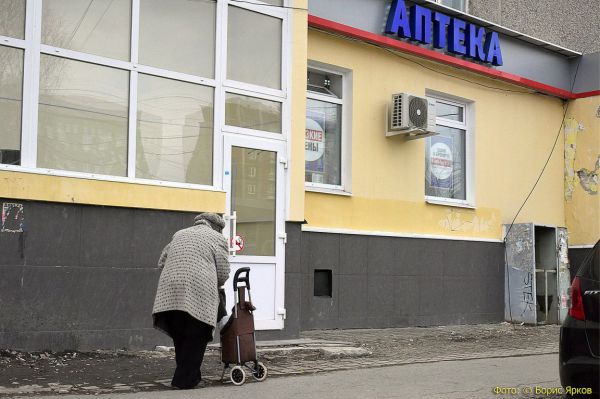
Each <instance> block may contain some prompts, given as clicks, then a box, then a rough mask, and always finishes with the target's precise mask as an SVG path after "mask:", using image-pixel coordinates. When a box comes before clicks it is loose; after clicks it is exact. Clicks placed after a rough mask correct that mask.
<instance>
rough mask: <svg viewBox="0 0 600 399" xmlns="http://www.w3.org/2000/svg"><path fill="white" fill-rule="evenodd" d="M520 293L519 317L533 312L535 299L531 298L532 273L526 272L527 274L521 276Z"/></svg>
mask: <svg viewBox="0 0 600 399" xmlns="http://www.w3.org/2000/svg"><path fill="white" fill-rule="evenodd" d="M521 294H522V295H523V299H522V304H523V306H522V307H523V311H522V312H521V317H524V316H525V314H527V313H530V312H533V311H534V309H535V299H534V298H533V273H531V272H527V274H525V275H524V276H523V286H522V287H521Z"/></svg>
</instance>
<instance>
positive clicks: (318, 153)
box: [304, 112, 325, 173]
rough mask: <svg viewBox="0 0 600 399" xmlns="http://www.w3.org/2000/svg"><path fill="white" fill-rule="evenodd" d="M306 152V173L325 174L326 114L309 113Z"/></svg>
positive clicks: (305, 139) (305, 141)
mask: <svg viewBox="0 0 600 399" xmlns="http://www.w3.org/2000/svg"><path fill="white" fill-rule="evenodd" d="M304 150H305V151H304V157H305V160H306V171H307V172H317V173H323V172H324V169H325V162H324V158H325V157H324V154H325V114H323V113H319V112H309V113H307V116H306V133H305V138H304Z"/></svg>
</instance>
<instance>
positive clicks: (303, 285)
mask: <svg viewBox="0 0 600 399" xmlns="http://www.w3.org/2000/svg"><path fill="white" fill-rule="evenodd" d="M6 202H16V203H19V204H22V206H23V215H24V217H23V231H22V232H8V231H5V232H0V309H2V311H1V312H0V348H13V349H22V350H43V349H51V350H66V349H79V350H86V349H100V348H103V349H115V348H129V349H148V348H152V347H154V346H155V345H170V344H171V342H170V340H169V338H168V337H167V336H165V335H163V334H161V333H159V332H157V331H155V330H154V329H152V317H151V311H152V303H153V300H154V295H155V290H156V284H157V281H158V277H159V271H158V270H157V269H156V266H155V265H156V261H157V259H158V257H159V255H160V251H161V250H162V248H163V247H164V245H165V244H166V243H167V242H168V241H169V240H170V238H171V236H172V234H173V233H174V232H175V231H177V230H179V229H181V228H184V227H187V226H190V225H191V224H192V221H193V217H194V215H195V214H193V213H185V212H170V211H156V210H145V209H133V208H116V207H102V206H87V205H77V204H58V203H49V202H38V201H20V200H11V199H2V198H0V204H3V203H6ZM286 229H287V233H288V244H287V245H286V276H285V281H286V287H285V301H286V310H287V318H286V322H285V329H284V330H281V331H260V332H258V338H259V339H283V338H294V337H298V336H299V333H300V331H301V330H306V329H317V328H366V327H402V326H428V325H441V324H462V323H481V322H497V321H501V320H502V318H503V306H504V298H503V287H504V283H503V281H504V269H503V251H502V245H501V244H500V243H484V242H467V241H451V240H429V239H409V238H392V237H375V236H360V235H341V234H324V233H309V232H302V231H301V225H300V224H299V223H287V226H286ZM315 269H330V270H332V274H333V281H332V283H333V295H332V298H323V297H314V296H313V289H314V285H313V276H314V270H315Z"/></svg>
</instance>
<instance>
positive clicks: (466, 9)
mask: <svg viewBox="0 0 600 399" xmlns="http://www.w3.org/2000/svg"><path fill="white" fill-rule="evenodd" d="M430 1H432V2H434V3H437V4H439V5H441V6H443V7H447V8H450V9H452V10H456V11H460V12H462V13H465V14H468V13H469V0H464V2H465V9H464V10H459V9H458V8H454V7H448V6H445V5H444V4H442V0H430Z"/></svg>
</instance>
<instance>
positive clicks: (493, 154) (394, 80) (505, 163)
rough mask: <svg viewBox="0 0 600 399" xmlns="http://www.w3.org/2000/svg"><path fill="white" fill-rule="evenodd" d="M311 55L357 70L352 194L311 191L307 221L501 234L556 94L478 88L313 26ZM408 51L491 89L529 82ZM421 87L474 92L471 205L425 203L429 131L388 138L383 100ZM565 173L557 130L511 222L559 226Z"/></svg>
mask: <svg viewBox="0 0 600 399" xmlns="http://www.w3.org/2000/svg"><path fill="white" fill-rule="evenodd" d="M403 56H404V57H406V56H405V55H403ZM308 58H309V60H314V61H320V62H323V63H326V64H331V65H336V66H340V67H343V68H347V69H350V70H352V72H353V78H352V79H353V81H352V84H353V104H352V132H351V134H352V196H351V197H344V196H337V195H330V194H320V193H312V192H307V193H306V195H305V201H306V205H305V216H306V219H307V221H308V223H309V226H311V227H323V228H338V229H350V230H369V231H388V232H398V233H417V234H436V235H447V236H469V237H479V238H492V239H500V238H501V236H502V224H503V223H510V222H511V220H512V219H513V217H514V215H515V213H516V212H517V210H518V208H519V206H520V205H521V203H522V201H523V200H524V199H525V197H526V195H527V193H528V192H529V190H530V189H531V187H532V185H533V183H534V182H535V180H536V178H537V175H538V174H539V172H540V170H541V168H542V165H543V164H544V162H545V160H546V158H547V156H548V154H549V152H550V149H551V148H552V144H553V142H554V139H555V137H556V135H557V133H558V132H559V129H560V126H561V119H562V113H563V102H562V101H561V100H559V99H556V98H551V97H548V96H543V95H538V94H529V93H528V94H521V93H508V92H503V91H498V90H494V89H490V88H486V87H482V86H480V85H477V84H474V83H469V82H465V81H463V80H459V79H455V78H451V77H448V76H444V75H441V74H439V73H435V72H433V71H430V70H427V69H424V68H423V67H422V66H419V65H416V64H415V63H413V62H410V61H407V60H406V59H402V58H399V57H398V56H395V55H394V54H391V53H390V52H388V51H386V50H383V49H380V48H376V47H374V46H371V45H368V44H365V43H360V42H356V41H350V40H345V39H342V38H338V37H334V36H332V35H329V34H326V33H322V32H318V31H315V30H312V29H311V30H309V35H308ZM409 58H410V57H409ZM412 59H413V60H418V62H420V63H423V64H425V65H427V66H428V67H430V68H434V69H435V70H437V71H440V72H444V73H450V74H453V75H456V76H460V77H462V78H466V79H469V80H471V81H475V82H478V83H481V84H485V85H488V86H493V87H495V88H502V89H508V90H518V91H526V89H523V88H519V87H516V86H512V85H509V84H504V83H501V82H498V81H495V80H492V79H488V78H484V77H480V76H478V75H475V74H471V73H467V72H464V71H461V70H459V69H455V68H451V67H446V66H443V65H441V64H435V63H432V62H428V61H425V60H422V59H417V58H412ZM426 89H429V90H435V91H438V92H442V93H447V94H450V95H453V96H458V97H462V98H465V99H469V100H472V101H474V116H475V126H474V128H475V129H474V135H475V188H476V191H475V204H476V209H475V210H472V209H464V208H457V207H448V206H440V205H431V204H426V203H425V200H424V192H425V187H424V185H425V183H424V180H425V178H424V175H425V161H424V154H425V147H424V145H425V140H423V139H420V140H414V141H409V142H404V141H403V140H402V139H399V138H386V137H385V134H384V133H385V130H386V129H385V127H386V119H385V116H386V111H385V109H386V105H387V104H388V103H389V102H390V99H391V94H392V93H395V92H408V93H412V94H416V95H424V94H425V91H426ZM562 176H563V140H562V139H559V142H558V144H557V148H556V150H555V152H554V155H553V156H552V159H551V161H550V163H549V165H548V168H547V170H546V172H545V174H544V177H543V178H542V180H541V181H540V183H539V185H538V187H537V189H536V191H535V192H534V194H533V195H532V196H531V198H530V199H529V202H528V204H527V205H526V206H525V208H524V209H523V211H522V212H521V214H520V216H519V217H518V219H517V222H534V223H539V224H546V225H558V226H564V225H565V220H564V201H563V179H562Z"/></svg>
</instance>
